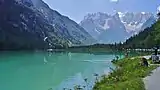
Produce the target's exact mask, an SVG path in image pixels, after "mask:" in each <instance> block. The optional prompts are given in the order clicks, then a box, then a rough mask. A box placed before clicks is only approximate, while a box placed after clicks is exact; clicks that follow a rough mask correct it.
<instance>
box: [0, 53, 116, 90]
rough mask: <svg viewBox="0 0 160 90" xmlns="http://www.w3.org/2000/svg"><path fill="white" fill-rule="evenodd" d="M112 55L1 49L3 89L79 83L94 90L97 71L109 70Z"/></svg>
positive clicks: (50, 88)
mask: <svg viewBox="0 0 160 90" xmlns="http://www.w3.org/2000/svg"><path fill="white" fill-rule="evenodd" d="M113 58H115V55H112V54H103V55H102V54H97V55H96V54H86V53H47V52H1V53H0V90H64V88H68V89H73V87H74V86H76V85H81V86H85V89H84V90H91V88H92V86H93V84H94V82H95V78H96V77H95V76H94V74H99V75H103V74H107V73H108V72H110V71H111V70H110V69H109V68H110V67H113V65H112V63H111V62H110V61H111V60H112V59H113ZM86 78H87V82H86V81H85V80H84V79H86ZM68 89H66V90H68Z"/></svg>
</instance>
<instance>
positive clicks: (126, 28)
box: [80, 12, 155, 43]
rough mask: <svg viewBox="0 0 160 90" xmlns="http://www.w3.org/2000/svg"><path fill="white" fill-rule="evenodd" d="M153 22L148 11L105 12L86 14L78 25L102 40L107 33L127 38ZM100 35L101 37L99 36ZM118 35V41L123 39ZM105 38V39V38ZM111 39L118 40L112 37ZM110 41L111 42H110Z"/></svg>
mask: <svg viewBox="0 0 160 90" xmlns="http://www.w3.org/2000/svg"><path fill="white" fill-rule="evenodd" d="M154 22H155V18H154V15H153V14H152V13H148V12H138V13H133V12H124V13H123V12H115V14H113V15H109V14H107V13H100V12H99V13H94V14H88V15H86V16H85V17H84V20H82V21H81V23H80V25H81V26H82V27H83V28H85V29H86V31H87V32H88V33H90V34H91V35H92V36H93V37H94V38H95V39H98V40H99V39H100V40H99V41H103V40H102V39H104V38H109V37H107V36H106V35H108V34H107V33H110V34H115V33H118V34H119V35H117V36H114V35H112V36H113V37H110V39H111V38H115V37H118V36H121V37H123V36H124V35H125V36H126V37H123V38H128V37H130V36H132V35H134V34H137V33H139V32H140V31H141V30H143V29H145V28H146V27H150V26H151V24H153V23H154ZM99 36H101V38H99ZM121 37H118V38H119V41H122V40H124V39H123V38H121ZM105 40H107V39H105ZM113 41H118V40H116V39H114V40H113ZM110 43H112V42H110Z"/></svg>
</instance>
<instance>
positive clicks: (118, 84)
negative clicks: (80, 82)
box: [94, 58, 157, 90]
mask: <svg viewBox="0 0 160 90" xmlns="http://www.w3.org/2000/svg"><path fill="white" fill-rule="evenodd" d="M113 63H114V64H115V65H116V66H117V69H116V70H114V71H113V72H112V73H110V74H109V75H108V76H105V77H104V76H103V78H102V80H101V81H99V82H97V83H96V85H95V86H94V90H145V88H144V83H143V81H142V78H144V77H146V76H147V75H149V74H150V72H151V71H152V70H153V69H155V68H156V67H157V66H149V67H145V66H142V65H141V64H140V58H135V59H129V58H126V59H123V60H118V61H114V62H113Z"/></svg>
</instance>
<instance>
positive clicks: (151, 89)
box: [143, 67, 160, 90]
mask: <svg viewBox="0 0 160 90" xmlns="http://www.w3.org/2000/svg"><path fill="white" fill-rule="evenodd" d="M152 72H153V73H152V74H151V75H150V76H147V77H146V78H144V79H143V81H144V84H145V88H146V90H160V67H158V68H157V69H155V70H153V71H152Z"/></svg>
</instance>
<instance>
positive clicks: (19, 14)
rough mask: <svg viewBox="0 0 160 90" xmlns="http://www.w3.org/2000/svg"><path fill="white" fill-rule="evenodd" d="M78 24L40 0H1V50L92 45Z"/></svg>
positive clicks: (88, 36) (91, 39) (87, 35)
mask: <svg viewBox="0 0 160 90" xmlns="http://www.w3.org/2000/svg"><path fill="white" fill-rule="evenodd" d="M92 41H94V39H93V38H92V37H91V36H90V35H89V34H88V33H87V32H86V31H85V30H84V29H83V28H82V27H80V26H79V25H78V24H77V23H75V22H74V21H72V20H70V19H69V18H67V17H65V16H62V15H61V14H59V13H58V12H57V11H54V10H52V9H50V8H49V7H48V5H47V4H45V3H44V2H43V1H41V0H32V1H31V0H1V1H0V49H44V48H57V47H66V46H69V45H82V44H91V43H92Z"/></svg>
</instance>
